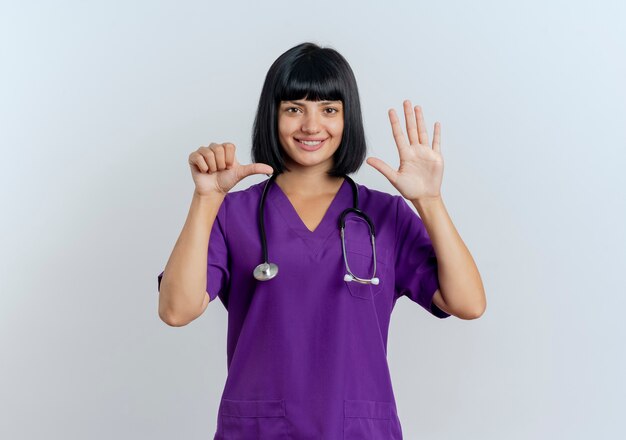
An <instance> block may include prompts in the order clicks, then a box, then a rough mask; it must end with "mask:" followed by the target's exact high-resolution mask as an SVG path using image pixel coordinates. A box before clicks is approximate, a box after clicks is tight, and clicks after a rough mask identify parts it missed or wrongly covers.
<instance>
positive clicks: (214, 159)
mask: <svg viewBox="0 0 626 440" xmlns="http://www.w3.org/2000/svg"><path fill="white" fill-rule="evenodd" d="M189 166H190V167H191V177H193V181H194V183H195V184H196V190H195V191H196V193H197V194H199V195H201V196H205V195H211V194H216V193H217V194H220V195H226V193H228V191H230V190H231V188H232V187H233V186H235V185H236V184H237V182H239V181H240V180H242V179H243V178H245V177H248V176H250V175H252V174H272V173H273V172H274V170H273V169H272V167H271V166H269V165H266V164H264V163H250V164H247V165H241V164H240V163H239V162H238V161H237V158H236V157H235V145H234V144H232V143H230V142H224V143H223V144H216V143H214V142H212V143H211V144H210V145H209V146H208V147H200V148H198V149H197V150H196V151H194V152H193V153H191V154H190V155H189Z"/></svg>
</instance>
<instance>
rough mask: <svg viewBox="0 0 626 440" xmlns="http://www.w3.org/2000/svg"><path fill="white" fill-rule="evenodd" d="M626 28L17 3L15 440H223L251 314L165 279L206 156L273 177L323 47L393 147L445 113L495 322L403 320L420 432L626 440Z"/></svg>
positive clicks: (8, 132)
mask: <svg viewBox="0 0 626 440" xmlns="http://www.w3.org/2000/svg"><path fill="white" fill-rule="evenodd" d="M625 22H626V7H625V6H624V3H623V2H620V1H617V0H616V1H600V2H598V1H595V2H591V1H588V2H582V1H552V2H545V1H526V2H519V1H517V2H503V1H475V2H462V1H458V2H451V1H437V2H435V1H430V2H416V1H411V2H409V1H407V2H405V3H401V2H388V3H387V4H386V5H384V4H383V2H376V3H371V4H368V3H367V2H363V1H346V2H335V1H329V2H327V1H315V2H304V3H303V2H293V1H274V2H269V3H268V2H241V1H228V2H200V1H195V2H190V1H187V2H184V1H176V2H174V1H171V2H158V1H144V2H139V1H135V2H129V1H106V2H104V1H101V2H100V1H98V2H94V1H92V2H84V1H73V2H70V1H56V2H32V1H20V2H11V3H9V2H3V3H2V6H0V51H1V52H0V67H1V69H0V75H1V76H0V78H1V80H0V142H1V144H0V145H1V153H2V154H1V156H0V158H1V160H0V167H1V168H0V188H1V202H0V203H1V205H0V206H1V210H2V215H1V216H0V222H1V225H0V226H1V229H0V231H1V233H2V239H1V242H2V246H1V249H2V254H1V255H2V257H1V261H0V271H1V273H0V292H1V293H0V414H1V416H0V417H1V419H2V422H1V423H0V437H1V438H5V439H40V438H47V439H53V438H54V439H66V440H67V439H112V438H116V439H148V438H149V439H152V440H156V439H169V438H185V439H206V438H211V437H212V435H213V432H214V429H215V424H216V415H217V409H218V404H219V397H220V393H221V391H222V388H223V385H224V381H225V378H226V319H227V315H226V311H225V309H224V307H223V305H222V304H221V302H219V301H216V302H214V303H212V304H210V306H209V307H208V309H207V310H206V312H205V313H204V314H203V315H202V316H201V317H200V318H198V319H197V320H195V321H193V322H192V323H191V324H189V325H187V326H185V327H180V328H174V327H169V326H168V325H166V324H165V323H163V322H162V321H160V319H159V317H158V314H157V305H158V293H157V275H158V274H159V273H160V272H161V270H162V269H163V267H164V266H165V263H166V262H167V259H168V257H169V255H170V252H171V250H172V248H173V246H174V243H175V241H176V239H177V237H178V234H179V233H180V230H181V228H182V226H183V224H184V221H185V218H186V216H187V213H188V209H189V204H190V202H191V195H192V191H193V181H192V179H191V174H190V170H189V166H188V164H187V157H188V155H189V154H190V153H191V152H192V151H194V150H195V149H197V148H198V147H199V146H201V145H208V144H209V143H210V142H226V141H231V142H234V143H235V145H236V146H237V157H238V159H239V160H240V162H242V163H249V162H250V160H251V159H250V137H251V129H252V122H253V118H254V113H255V110H256V105H257V103H258V98H259V95H260V91H261V86H262V83H263V80H264V78H265V74H266V72H267V69H268V68H269V66H270V65H271V63H272V62H273V61H274V60H275V59H276V58H277V57H278V56H279V55H280V54H281V53H283V52H284V51H286V50H287V49H289V48H290V47H292V46H294V45H296V44H299V43H301V42H304V41H312V42H315V43H318V44H321V45H324V46H331V47H333V48H335V49H337V50H338V51H339V52H340V53H342V54H343V55H344V56H345V57H346V58H347V60H348V61H349V63H350V64H351V66H352V68H353V70H354V72H355V74H356V77H357V81H358V85H359V90H360V95H361V101H362V107H363V117H364V122H365V129H366V135H367V139H368V142H369V156H376V157H380V158H383V159H384V160H385V161H387V162H388V163H389V164H391V165H392V166H397V165H398V156H397V150H396V146H395V143H394V141H393V137H392V135H391V129H390V125H389V119H388V117H387V110H388V109H389V108H392V107H393V108H395V109H396V111H398V112H399V114H400V115H402V100H403V99H411V101H412V102H413V104H414V105H417V104H419V105H421V106H422V107H423V109H424V112H425V117H426V123H427V125H428V130H429V134H430V136H431V138H432V130H433V124H434V123H435V121H440V122H441V124H442V150H441V151H442V154H443V157H444V161H445V169H444V180H443V188H442V195H443V199H444V202H445V205H446V207H447V209H448V212H449V214H450V216H451V218H452V220H453V222H454V224H455V226H456V228H457V230H458V231H459V233H460V234H461V237H462V238H463V240H464V242H465V244H466V245H467V246H468V248H469V249H470V251H471V253H472V255H473V257H474V259H475V261H476V263H477V265H478V268H479V270H480V273H481V276H482V279H483V282H484V285H485V289H486V294H487V301H488V305H487V311H486V312H485V314H484V315H483V316H482V317H481V318H480V319H478V320H470V321H464V320H460V319H458V318H456V317H450V318H448V319H446V320H439V319H437V318H435V317H433V316H430V315H429V314H428V313H427V312H426V311H425V310H424V309H422V308H420V307H419V306H418V305H417V304H415V303H412V302H410V300H408V299H406V298H403V299H402V300H400V301H399V302H398V303H397V304H396V308H395V309H394V314H393V316H392V323H391V329H390V336H389V354H388V356H389V363H390V367H391V372H392V379H393V383H394V388H395V392H396V399H397V403H398V410H399V416H400V420H401V422H402V427H403V432H404V436H405V438H406V439H418V438H421V439H430V440H439V439H481V440H486V439H503V438H506V439H509V440H510V439H552V438H554V437H555V436H559V437H560V438H567V439H589V438H594V439H614V438H620V437H621V438H623V437H624V436H625V435H626V428H624V423H623V407H624V395H625V391H626V389H625V381H624V376H623V372H624V371H625V370H626V366H625V365H624V364H625V362H624V358H625V357H624V341H623V335H624V332H625V330H626V329H625V328H624V327H625V326H624V321H623V311H624V309H625V307H626V301H625V299H624V296H625V294H626V289H625V287H624V286H625V283H624V272H625V268H626V264H625V263H626V252H625V251H624V249H625V247H626V239H625V234H624V225H625V224H626V218H625V217H626V209H625V203H624V200H625V198H626V197H625V194H624V193H625V188H626V181H625V180H626V179H625V177H624V166H625V162H626V161H625V157H626V155H625V153H624V149H625V147H626V128H625V127H626V124H625V123H626V86H625V82H624V78H626V30H625V29H626V27H625V26H624V23H625ZM402 122H403V123H404V121H403V120H402ZM353 177H354V178H355V180H356V181H357V182H360V183H363V184H365V185H367V186H370V187H372V188H376V189H380V190H383V191H387V192H390V193H393V194H397V192H396V190H395V189H394V188H393V186H392V185H391V184H390V183H389V182H388V181H387V180H386V178H385V177H384V176H383V175H382V174H380V173H378V171H376V170H375V169H374V168H372V167H370V166H369V165H367V164H366V163H364V164H363V166H362V168H361V170H360V171H359V173H357V174H355V175H353ZM263 178H265V176H261V175H258V176H251V177H249V178H246V179H245V180H244V181H242V182H240V183H239V185H238V186H237V187H236V188H235V190H238V189H245V188H247V187H248V186H249V185H251V184H253V183H256V182H259V181H260V180H261V179H263ZM620 408H621V409H620Z"/></svg>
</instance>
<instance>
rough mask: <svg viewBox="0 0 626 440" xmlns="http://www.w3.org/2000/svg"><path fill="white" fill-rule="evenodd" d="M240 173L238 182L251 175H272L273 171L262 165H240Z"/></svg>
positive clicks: (269, 167)
mask: <svg viewBox="0 0 626 440" xmlns="http://www.w3.org/2000/svg"><path fill="white" fill-rule="evenodd" d="M240 169H241V171H240V173H241V174H240V176H239V180H241V179H243V178H244V177H248V176H251V175H252V174H273V173H274V169H273V168H272V167H271V166H269V165H266V164H264V163H260V162H259V163H249V164H247V165H242V166H241V167H240Z"/></svg>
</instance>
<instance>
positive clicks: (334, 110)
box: [324, 107, 339, 115]
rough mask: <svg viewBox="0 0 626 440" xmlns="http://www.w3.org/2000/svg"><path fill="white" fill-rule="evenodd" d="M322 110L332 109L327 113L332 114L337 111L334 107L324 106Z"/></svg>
mask: <svg viewBox="0 0 626 440" xmlns="http://www.w3.org/2000/svg"><path fill="white" fill-rule="evenodd" d="M324 110H332V111H330V112H328V113H329V114H331V115H332V114H334V113H339V110H337V109H336V108H334V107H328V108H326V109H324Z"/></svg>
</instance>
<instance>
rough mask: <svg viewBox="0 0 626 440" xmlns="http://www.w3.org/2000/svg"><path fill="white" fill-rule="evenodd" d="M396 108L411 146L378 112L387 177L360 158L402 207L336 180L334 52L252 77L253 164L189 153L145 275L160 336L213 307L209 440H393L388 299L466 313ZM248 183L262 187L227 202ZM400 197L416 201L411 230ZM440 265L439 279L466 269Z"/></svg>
mask: <svg viewBox="0 0 626 440" xmlns="http://www.w3.org/2000/svg"><path fill="white" fill-rule="evenodd" d="M409 109H410V107H408V106H405V110H406V112H405V115H406V116H407V127H408V133H409V141H410V143H407V142H404V141H403V134H402V132H401V128H400V127H399V124H398V122H397V118H396V117H395V114H390V118H391V122H392V128H393V133H394V138H395V139H396V144H397V145H398V148H399V153H400V159H401V160H400V170H399V171H395V170H393V169H392V168H391V167H388V166H387V168H385V167H383V165H381V164H383V162H382V161H380V160H379V159H375V158H369V159H368V163H369V164H370V165H372V166H373V167H375V168H377V169H378V170H379V171H381V172H382V173H383V174H385V175H386V176H388V177H390V181H391V182H392V183H393V184H394V186H395V187H396V188H397V189H398V190H399V191H400V193H401V194H402V196H399V195H391V194H388V193H386V192H383V191H380V190H375V189H370V188H368V187H367V186H365V185H363V184H357V183H356V182H354V181H353V180H352V179H351V178H350V177H349V176H348V174H350V173H354V172H355V171H357V170H358V169H359V168H360V167H361V165H362V163H363V162H364V161H365V156H366V142H365V134H364V130H363V123H362V117H361V106H360V102H359V94H358V89H357V85H356V80H355V77H354V74H353V72H352V70H351V68H350V66H349V65H348V62H347V61H346V60H345V58H343V56H341V55H340V54H339V53H338V52H337V51H336V50H334V49H331V48H321V47H319V46H317V45H315V44H313V43H303V44H300V45H297V46H295V47H293V48H291V49H289V50H288V51H286V52H285V53H283V54H282V55H281V56H280V57H278V59H277V60H276V61H274V63H273V64H272V65H271V67H270V69H269V71H268V74H267V76H266V78H265V82H264V84H263V89H262V92H261V97H260V100H259V105H258V111H257V114H256V117H255V121H254V130H253V137H252V155H253V162H254V163H253V164H248V165H241V164H239V162H238V161H237V160H236V157H235V146H234V145H233V144H232V143H230V142H226V143H223V144H215V143H212V144H211V145H210V146H209V148H205V147H201V148H200V149H199V150H198V151H197V152H194V153H193V154H192V155H191V156H190V165H191V166H192V176H193V177H194V181H195V182H196V193H195V194H194V199H193V201H192V208H191V210H190V216H189V219H188V221H187V222H186V223H185V227H184V229H183V232H182V233H181V238H180V239H179V240H178V241H177V243H176V246H175V249H174V251H173V252H172V256H171V257H170V261H168V264H167V266H166V270H165V271H164V272H162V273H161V275H159V282H160V281H161V276H162V275H166V276H165V277H163V286H162V287H161V300H160V302H161V303H162V310H163V314H164V315H163V316H166V317H167V319H168V321H169V322H171V323H174V324H175V325H181V324H182V325H185V324H186V323H188V322H190V320H192V319H195V317H197V316H200V315H201V314H202V313H203V312H204V310H205V308H206V307H207V304H208V303H209V301H208V300H207V297H208V298H209V299H210V300H211V302H213V300H215V299H216V298H219V299H220V300H221V301H222V303H223V304H224V307H225V308H226V310H227V311H228V337H227V339H228V344H227V369H228V375H227V380H226V384H225V385H224V390H223V392H222V397H221V401H220V405H219V411H218V416H217V430H216V433H215V437H214V438H215V440H222V439H232V438H237V439H247V438H267V439H270V438H271V439H278V438H280V439H303V438H325V439H374V440H377V439H381V440H382V439H385V440H401V439H402V430H401V426H400V420H399V418H398V412H397V408H396V402H395V397H394V390H393V386H392V383H391V374H390V371H389V365H388V363H387V336H388V333H389V324H390V320H391V312H392V310H393V308H394V306H395V304H396V302H397V300H398V299H400V298H402V297H407V298H409V299H410V300H412V301H413V302H414V303H417V304H419V305H420V306H421V307H422V308H423V310H426V311H427V312H428V313H429V314H430V315H431V316H434V317H437V318H448V317H450V316H451V313H449V312H448V310H449V311H454V312H455V314H456V316H463V315H464V313H459V312H460V311H461V312H463V310H464V309H465V310H469V311H470V312H472V314H473V313H475V311H476V310H478V308H477V307H475V306H474V305H472V301H473V299H472V298H471V295H468V293H467V292H469V293H470V294H473V293H474V292H475V289H472V283H471V282H470V283H466V281H467V277H465V278H464V277H459V278H458V279H457V280H453V282H452V283H449V282H448V283H446V284H445V285H442V286H440V283H439V269H438V267H439V262H440V260H439V254H436V253H435V246H434V242H433V241H431V238H430V235H429V232H430V231H432V232H433V237H434V238H435V239H436V240H437V242H438V243H441V242H442V241H445V242H446V243H445V244H443V245H441V244H440V245H438V251H439V249H441V250H442V252H441V255H442V256H444V257H446V256H447V258H448V261H450V260H454V255H462V254H460V253H458V252H456V251H457V250H458V249H455V246H456V243H457V242H456V241H451V238H452V239H454V237H451V234H450V231H452V230H453V228H451V224H450V223H449V221H448V219H447V218H446V217H445V215H444V214H445V212H444V211H442V205H441V204H440V203H439V201H438V200H435V199H433V198H432V197H426V200H422V196H431V195H433V194H435V195H436V194H437V192H438V190H439V186H438V185H439V184H440V177H441V171H442V168H441V157H440V153H439V152H438V150H435V149H430V150H429V149H428V148H427V147H426V146H425V144H426V143H427V141H426V138H425V134H421V133H423V132H425V128H424V125H423V121H422V120H421V119H420V118H418V119H416V118H415V117H412V115H411V114H409ZM420 115H421V113H420ZM416 124H417V125H416ZM418 129H419V132H420V139H422V138H423V140H422V141H421V143H420V142H419V140H420V139H418V138H417V132H418ZM438 136H439V131H438V130H436V131H435V142H436V144H437V146H438V143H439V137H438ZM370 161H371V162H370ZM415 170H418V171H415ZM261 173H262V174H268V175H269V174H271V177H270V178H269V179H266V180H264V181H261V182H259V183H257V184H253V185H251V186H249V187H248V188H246V189H243V190H240V191H231V190H232V188H233V187H234V186H235V185H236V184H237V182H239V181H240V180H242V179H243V178H245V177H246V176H249V175H252V174H261ZM274 183H275V185H274ZM396 184H397V185H396ZM407 195H416V198H415V200H412V199H411V201H412V202H414V204H415V205H416V206H417V207H418V210H419V209H421V208H420V207H423V209H422V211H421V212H420V214H422V213H423V214H424V221H422V220H421V219H420V217H418V216H417V214H416V213H415V212H414V211H413V210H412V209H411V208H410V207H409V206H408V205H407V203H406V201H405V199H406V198H408V197H407ZM433 219H436V220H433ZM266 236H267V238H268V240H266ZM450 243H451V244H450ZM207 244H208V249H207ZM449 249H452V251H450V250H449ZM446 250H447V252H446ZM448 255H452V257H449V256H448ZM449 265H450V263H447V269H448V270H446V271H441V272H442V273H452V274H457V273H460V274H465V273H467V270H466V271H464V270H462V269H463V268H462V267H459V265H458V264H454V261H453V263H452V268H451V269H449V267H450V266H449ZM278 268H280V270H279V269H278ZM454 276H456V275H454ZM442 279H443V280H445V279H446V278H442ZM455 283H456V284H457V285H462V286H470V287H469V288H467V287H464V289H458V288H455ZM159 286H160V284H159ZM448 286H451V287H450V288H449V290H448V289H447V287H448ZM440 287H443V288H441V289H440ZM448 292H451V293H448ZM459 292H460V293H459ZM201 297H202V298H201ZM444 297H445V298H444ZM449 298H452V299H456V301H451V302H448V301H447V300H448V299H449ZM444 299H445V300H446V301H445V302H444V301H443V300H444ZM438 304H441V305H442V306H443V305H445V307H444V308H445V310H444V309H443V308H440V307H439V306H438ZM468 305H469V306H468ZM470 306H471V307H470ZM466 315H467V316H469V314H466ZM190 317H192V318H191V319H190ZM425 337H428V336H425Z"/></svg>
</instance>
